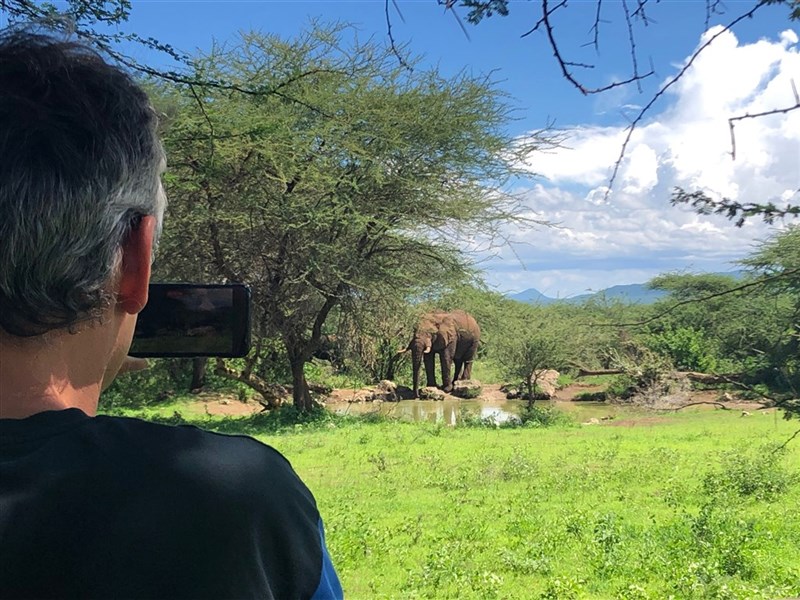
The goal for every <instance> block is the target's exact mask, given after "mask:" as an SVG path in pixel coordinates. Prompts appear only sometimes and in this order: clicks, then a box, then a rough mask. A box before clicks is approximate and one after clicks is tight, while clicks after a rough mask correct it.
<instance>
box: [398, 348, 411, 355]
mask: <svg viewBox="0 0 800 600" xmlns="http://www.w3.org/2000/svg"><path fill="white" fill-rule="evenodd" d="M406 352H408V348H400V350H398V351H397V353H398V354H405V353H406Z"/></svg>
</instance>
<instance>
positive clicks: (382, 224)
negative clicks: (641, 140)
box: [160, 26, 548, 410]
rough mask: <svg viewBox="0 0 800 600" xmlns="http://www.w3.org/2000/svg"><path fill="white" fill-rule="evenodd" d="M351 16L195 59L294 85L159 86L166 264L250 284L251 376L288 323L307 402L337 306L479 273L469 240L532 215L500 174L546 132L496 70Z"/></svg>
mask: <svg viewBox="0 0 800 600" xmlns="http://www.w3.org/2000/svg"><path fill="white" fill-rule="evenodd" d="M345 32H346V28H345V27H343V26H333V27H324V26H315V27H314V28H313V29H312V30H311V31H309V32H308V33H306V34H304V35H302V36H300V37H299V38H296V39H294V40H292V41H286V40H282V39H279V38H278V37H274V36H265V35H262V34H257V33H250V34H245V35H243V36H242V37H241V39H240V40H239V41H238V42H237V43H236V44H234V45H231V46H229V47H226V48H221V47H217V48H215V49H214V50H213V51H212V52H211V53H210V54H209V55H207V56H202V57H198V58H196V59H194V64H195V65H196V68H197V73H196V74H195V75H196V76H197V77H198V78H211V79H219V78H224V79H225V80H226V81H228V82H231V83H232V84H233V85H236V86H240V85H248V86H251V87H254V86H255V87H258V86H263V87H264V88H272V86H273V85H274V83H275V82H281V81H291V83H289V84H287V85H286V86H285V87H286V92H287V93H289V94H291V97H292V100H291V101H288V100H286V99H285V98H282V97H280V96H276V95H274V94H270V95H246V94H237V93H231V92H228V91H226V90H221V89H217V88H204V89H202V90H198V89H196V88H195V87H194V86H191V85H180V86H177V87H164V86H161V90H160V96H161V98H162V102H165V103H166V104H168V105H169V106H171V107H173V110H174V111H175V115H174V117H173V118H172V121H171V123H170V125H169V128H168V130H167V131H166V133H165V144H166V146H167V150H168V156H169V157H170V158H169V163H170V174H169V176H168V178H167V180H166V181H167V192H168V195H169V196H170V207H169V219H170V227H169V228H168V229H167V230H166V234H167V237H168V238H169V237H171V238H172V240H171V241H166V242H165V245H166V246H168V247H169V250H170V251H169V256H164V257H163V261H162V263H163V264H164V269H168V268H169V267H168V264H167V263H169V262H170V261H171V262H172V263H173V264H178V263H183V264H187V263H190V262H194V263H198V264H203V265H206V268H210V269H211V270H212V271H213V273H214V274H215V275H216V277H217V278H221V279H223V280H226V281H240V282H245V283H248V284H249V285H250V286H251V288H252V291H253V300H254V305H255V312H254V315H253V316H254V328H255V329H254V332H255V334H256V335H255V338H256V348H255V350H254V351H253V353H252V355H251V356H250V357H249V359H248V361H247V363H246V364H245V367H244V371H243V373H240V375H246V377H242V380H243V381H247V382H252V381H253V371H254V367H255V365H256V363H257V361H258V360H259V352H260V341H261V340H263V339H266V338H268V337H270V336H277V337H279V338H280V340H281V342H282V343H283V345H284V347H285V350H286V356H287V357H288V361H289V364H290V368H291V373H292V382H293V390H292V392H293V398H294V402H295V405H296V406H298V407H299V408H301V409H304V410H308V409H310V408H311V407H312V400H311V397H310V394H309V390H308V385H307V382H306V380H305V375H304V370H303V366H304V364H305V362H306V361H307V360H308V359H309V358H310V357H311V355H312V353H313V352H314V351H315V349H316V348H317V346H318V344H319V340H320V336H321V334H322V329H323V325H324V324H325V322H326V320H327V318H328V316H329V315H330V314H331V311H332V310H333V309H334V307H337V306H339V305H341V306H342V308H343V309H346V308H347V307H348V306H350V305H352V304H353V303H358V302H359V301H360V300H361V299H366V298H376V297H380V296H381V295H383V296H395V297H397V296H403V295H408V294H411V293H413V292H414V291H415V290H419V289H421V288H422V287H425V286H426V285H431V284H434V283H437V282H439V283H440V282H448V281H449V282H452V281H457V280H460V279H464V278H466V277H469V276H470V275H471V273H472V271H471V268H470V264H469V259H468V258H467V257H466V256H465V255H464V254H462V253H461V252H460V251H459V249H458V246H457V244H458V243H460V242H463V241H464V240H466V239H470V238H471V237H473V236H475V235H478V234H480V235H482V236H490V237H491V235H493V234H495V233H497V232H498V230H499V227H500V226H501V225H502V224H504V223H507V222H508V221H510V220H516V221H520V222H521V221H522V220H523V219H522V217H520V216H519V210H520V204H519V203H518V200H517V198H516V197H515V196H513V195H510V194H508V193H507V192H505V191H504V185H505V184H506V182H507V181H508V179H509V177H512V176H515V175H518V174H520V172H518V171H517V170H516V169H517V167H516V165H520V164H523V160H522V159H524V157H525V156H527V155H528V154H529V153H530V152H531V151H532V150H533V149H534V148H535V147H536V145H535V144H526V145H524V146H523V145H520V144H519V143H515V142H514V140H513V139H511V138H510V137H509V136H508V135H507V134H506V133H505V125H506V123H507V121H508V119H509V114H510V107H509V106H508V104H507V103H506V99H505V97H504V95H503V94H502V93H501V92H499V91H498V90H497V89H496V88H495V87H494V86H493V85H492V84H491V82H490V81H488V80H486V79H478V78H473V77H471V76H467V75H460V76H458V77H455V78H452V79H443V78H442V77H440V76H439V75H438V74H437V73H436V72H435V71H424V72H423V71H421V70H419V71H414V72H413V73H411V72H409V71H407V70H406V69H403V68H402V67H400V66H398V65H397V63H396V61H395V60H394V59H393V55H392V52H391V51H390V50H389V49H387V48H385V47H382V46H380V45H378V44H377V43H375V42H372V41H370V42H367V43H365V44H360V43H358V42H356V43H354V44H353V45H350V46H348V45H347V44H346V43H345V42H344V41H343V40H344V34H345ZM294 73H305V74H307V75H306V76H305V77H302V78H298V79H293V78H292V74H294ZM547 141H548V140H547V138H546V136H545V135H544V134H543V135H542V136H540V139H539V141H538V144H545V143H547ZM345 300H347V302H344V301H345Z"/></svg>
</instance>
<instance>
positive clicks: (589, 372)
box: [578, 368, 625, 377]
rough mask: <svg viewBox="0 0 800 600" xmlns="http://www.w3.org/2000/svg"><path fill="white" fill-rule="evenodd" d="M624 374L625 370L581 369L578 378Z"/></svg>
mask: <svg viewBox="0 0 800 600" xmlns="http://www.w3.org/2000/svg"><path fill="white" fill-rule="evenodd" d="M623 373H625V369H598V370H591V369H584V368H580V369H579V370H578V377H589V376H591V375H622V374H623Z"/></svg>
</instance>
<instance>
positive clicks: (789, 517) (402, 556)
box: [225, 411, 800, 600]
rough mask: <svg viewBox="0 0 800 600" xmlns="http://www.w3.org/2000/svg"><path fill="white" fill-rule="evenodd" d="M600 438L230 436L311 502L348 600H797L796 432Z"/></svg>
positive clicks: (653, 431) (706, 425)
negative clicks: (253, 447) (282, 465)
mask: <svg viewBox="0 0 800 600" xmlns="http://www.w3.org/2000/svg"><path fill="white" fill-rule="evenodd" d="M614 423H615V425H596V426H580V425H574V424H573V425H558V426H554V427H548V428H528V427H525V428H517V429H496V428H492V427H485V428H480V427H464V428H460V427H459V428H449V427H445V426H441V425H437V424H430V423H396V422H385V421H378V422H374V423H371V422H368V421H363V420H362V421H357V420H338V419H333V418H331V419H330V420H325V421H323V422H321V423H320V422H315V423H312V424H308V425H298V426H294V427H288V429H287V430H285V431H286V432H285V433H282V434H280V435H258V434H257V431H258V428H257V426H256V425H255V421H253V420H250V421H242V424H243V428H244V429H245V430H246V431H247V432H248V433H250V434H255V435H256V437H258V438H259V439H261V440H263V441H264V442H266V443H269V444H271V445H273V446H274V447H276V448H277V449H278V450H280V451H281V452H283V453H284V454H285V455H286V456H287V457H288V458H289V460H290V461H291V462H292V464H293V465H294V467H295V469H296V470H297V471H298V472H299V473H300V475H301V476H302V477H303V479H304V480H305V481H306V482H307V483H308V485H309V487H310V488H311V489H312V490H313V492H314V494H315V495H316V497H317V500H318V503H319V506H320V511H321V512H322V514H323V518H324V519H325V522H326V529H327V538H328V544H329V547H330V550H331V554H332V556H333V560H334V564H335V565H336V566H337V569H338V571H339V573H340V576H341V579H342V582H343V585H344V589H345V592H346V595H347V597H348V598H354V599H357V600H360V599H371V598H520V599H527V598H552V599H570V598H624V599H640V598H652V599H661V598H786V597H792V596H800V436H798V438H795V440H794V441H793V442H791V443H790V444H788V445H787V446H786V447H785V448H784V449H783V450H777V451H776V448H777V447H778V446H780V445H781V444H782V443H784V442H785V441H786V440H787V439H788V438H789V437H790V436H791V435H792V433H794V432H795V431H796V430H797V429H798V427H800V423H798V422H797V421H789V422H786V421H784V420H782V419H781V418H780V417H779V416H777V415H776V414H774V413H772V414H762V413H756V414H754V415H753V416H750V417H746V418H744V417H742V416H741V414H740V413H739V412H733V411H730V412H717V411H699V412H686V413H677V414H674V413H672V414H666V415H652V416H650V417H646V418H642V417H641V415H639V416H638V417H637V419H635V420H633V421H631V422H629V423H627V425H628V426H626V423H625V422H624V420H622V422H620V420H619V419H618V420H617V421H615V422H614ZM244 424H248V425H247V427H244ZM236 428H237V426H236V424H235V422H234V421H227V422H226V424H225V429H227V430H236Z"/></svg>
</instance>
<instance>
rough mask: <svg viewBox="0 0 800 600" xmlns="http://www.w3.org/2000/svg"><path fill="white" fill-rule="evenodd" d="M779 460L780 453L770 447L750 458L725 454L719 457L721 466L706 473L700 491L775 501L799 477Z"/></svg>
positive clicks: (744, 455)
mask: <svg viewBox="0 0 800 600" xmlns="http://www.w3.org/2000/svg"><path fill="white" fill-rule="evenodd" d="M780 458H781V452H777V451H776V448H775V447H769V446H764V447H762V448H760V449H759V450H758V451H757V452H755V453H750V454H749V455H748V454H746V453H744V452H728V453H726V454H724V455H723V456H722V465H721V467H720V468H719V469H716V470H713V471H711V472H709V473H708V474H706V476H705V478H704V479H703V489H704V491H705V492H706V493H707V494H709V495H711V496H717V495H720V494H729V495H733V496H738V497H752V498H755V499H756V500H766V501H771V500H774V499H775V498H776V497H777V496H779V495H780V494H782V493H784V492H785V491H786V490H787V489H788V487H789V486H790V485H791V484H792V483H793V482H794V481H795V480H796V479H797V478H798V474H797V473H790V472H789V471H787V469H786V468H785V467H784V466H783V464H782V463H781V462H780Z"/></svg>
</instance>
